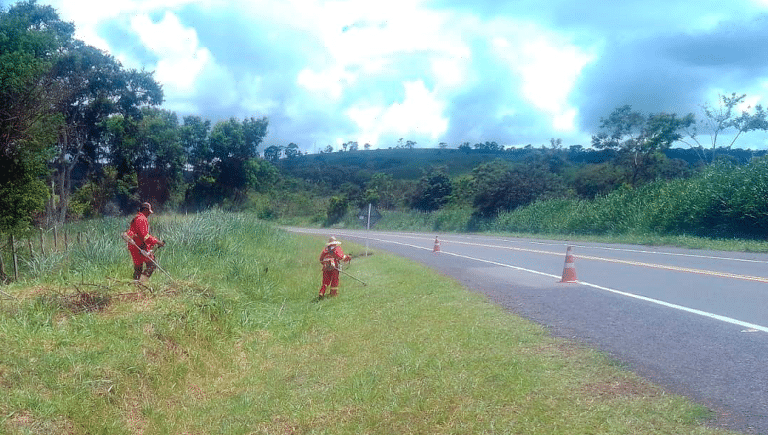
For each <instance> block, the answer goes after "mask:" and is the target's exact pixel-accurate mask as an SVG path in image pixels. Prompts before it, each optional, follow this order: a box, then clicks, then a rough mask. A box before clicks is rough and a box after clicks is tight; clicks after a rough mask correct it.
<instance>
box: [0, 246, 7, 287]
mask: <svg viewBox="0 0 768 435" xmlns="http://www.w3.org/2000/svg"><path fill="white" fill-rule="evenodd" d="M7 277H8V275H6V274H5V262H4V261H3V250H2V249H0V283H3V282H5V279H6V278H7Z"/></svg>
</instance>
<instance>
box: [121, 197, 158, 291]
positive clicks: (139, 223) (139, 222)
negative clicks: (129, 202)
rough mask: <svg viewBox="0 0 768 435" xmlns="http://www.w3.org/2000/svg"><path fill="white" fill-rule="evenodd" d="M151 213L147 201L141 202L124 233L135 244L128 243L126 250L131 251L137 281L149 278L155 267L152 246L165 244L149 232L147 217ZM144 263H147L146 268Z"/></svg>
mask: <svg viewBox="0 0 768 435" xmlns="http://www.w3.org/2000/svg"><path fill="white" fill-rule="evenodd" d="M151 214H152V206H151V205H150V204H149V203H148V202H145V203H143V204H141V206H140V207H139V212H138V213H137V214H136V217H134V218H133V220H132V221H131V226H130V228H128V231H126V233H125V236H126V237H127V238H128V239H130V240H133V242H134V243H135V245H134V244H133V243H128V250H129V251H130V252H131V258H133V279H134V280H137V281H138V280H147V279H149V277H151V276H152V272H154V271H155V269H156V268H157V266H156V265H155V262H154V260H155V254H153V253H152V248H153V247H154V246H155V245H158V246H165V242H163V241H162V240H158V239H157V238H155V237H154V236H153V235H151V234H149V220H148V219H147V218H148V217H149V215H151ZM141 251H144V252H146V253H148V254H149V256H145V255H144V254H142V253H141ZM144 264H146V265H147V267H146V269H145V268H144ZM142 269H143V270H142Z"/></svg>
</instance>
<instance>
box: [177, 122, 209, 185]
mask: <svg viewBox="0 0 768 435" xmlns="http://www.w3.org/2000/svg"><path fill="white" fill-rule="evenodd" d="M210 132H211V121H209V120H207V119H203V118H201V117H199V116H185V117H184V123H183V125H182V126H181V127H180V131H179V140H180V141H181V146H182V148H184V151H185V153H186V154H187V156H188V157H187V161H188V163H189V164H190V165H192V171H193V174H194V177H195V179H198V178H200V177H202V176H211V174H212V172H213V163H214V162H213V151H212V150H211V142H210V140H209V135H210Z"/></svg>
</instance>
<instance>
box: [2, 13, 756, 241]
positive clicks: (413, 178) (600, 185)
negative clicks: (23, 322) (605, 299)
mask: <svg viewBox="0 0 768 435" xmlns="http://www.w3.org/2000/svg"><path fill="white" fill-rule="evenodd" d="M74 30H75V29H74V26H73V25H72V24H71V23H67V22H64V21H62V20H61V19H60V17H59V16H58V14H57V13H56V11H55V10H54V9H53V8H51V7H50V6H42V5H38V4H37V3H36V2H35V1H34V0H30V1H26V2H21V3H18V4H16V5H14V6H12V7H10V8H8V9H7V10H3V11H0V65H2V68H0V207H2V210H4V211H6V212H5V213H4V214H3V215H2V216H0V232H13V231H18V230H20V229H23V228H25V227H27V226H29V225H30V224H31V223H32V222H33V219H37V221H38V222H37V223H39V224H43V225H49V226H50V225H55V224H57V223H62V222H64V221H65V220H67V219H70V218H80V217H92V216H100V215H109V214H122V213H127V212H130V211H132V210H134V209H135V206H136V205H137V204H138V203H139V202H141V201H145V200H151V201H153V202H154V204H153V205H156V206H157V208H158V209H161V210H162V209H177V210H178V209H181V208H184V209H204V208H208V207H211V206H216V205H218V206H222V205H223V206H228V207H234V208H240V209H244V208H245V209H247V208H253V209H257V211H259V213H260V216H263V217H265V218H275V217H282V218H285V217H291V216H293V215H299V216H312V217H313V219H315V220H319V219H321V220H323V221H324V222H325V223H326V224H330V223H333V222H335V221H337V220H338V219H341V217H342V216H343V215H344V214H345V213H346V212H347V211H348V210H349V209H350V208H352V207H356V206H362V205H365V204H369V203H371V204H375V205H377V206H379V207H381V208H384V209H416V210H422V211H435V210H440V209H443V208H449V207H464V208H471V209H472V210H473V213H474V214H475V215H476V216H477V217H478V218H488V217H493V216H495V215H497V214H498V213H500V212H504V211H510V210H514V209H516V208H518V207H521V206H525V205H527V204H530V203H532V202H534V201H536V200H540V199H547V198H586V199H589V198H595V197H598V196H601V195H607V194H609V193H610V192H612V191H614V190H616V189H619V188H622V187H628V188H637V187H640V186H642V185H644V184H648V183H651V182H654V181H657V180H672V179H678V178H686V177H690V176H691V175H692V174H694V173H696V172H697V171H699V170H700V168H702V167H704V166H707V165H711V164H712V163H713V162H715V161H716V160H718V159H720V158H725V159H728V158H731V159H735V158H736V156H738V155H739V153H740V152H742V154H743V150H738V149H734V148H733V147H734V144H735V143H736V141H737V140H738V139H739V138H741V137H742V136H743V135H744V134H747V133H749V132H753V131H765V130H766V129H768V122H767V121H766V117H767V115H766V112H765V111H764V109H763V108H762V107H761V106H759V105H758V106H755V107H746V106H745V102H746V95H739V94H731V95H725V96H720V97H719V99H718V101H717V102H716V104H714V105H709V104H704V105H703V106H702V110H703V116H702V117H700V119H697V118H696V117H695V116H694V115H693V114H686V115H684V116H679V115H677V114H668V113H656V114H645V113H641V112H638V111H635V110H633V109H632V107H631V106H622V107H619V108H616V109H615V110H614V111H613V112H611V113H610V114H609V115H608V116H606V117H605V118H603V119H601V122H600V125H599V129H598V131H597V132H596V133H595V134H594V135H593V136H592V142H591V144H590V145H591V147H590V148H584V147H582V146H581V145H571V146H564V145H563V143H562V140H560V139H555V138H553V139H551V140H550V141H549V144H545V145H542V146H541V147H533V146H532V145H527V146H524V147H519V148H518V147H505V146H502V145H500V144H498V143H497V142H495V141H484V142H480V143H476V144H474V145H470V143H468V142H466V143H462V144H459V145H456V146H455V148H453V147H452V148H450V149H449V146H448V144H447V143H445V142H441V143H440V144H439V145H438V146H437V148H435V149H431V151H433V154H435V155H438V156H443V157H446V158H442V159H441V158H437V159H433V160H419V159H418V158H413V156H415V155H417V154H418V152H420V151H425V149H418V148H416V145H417V143H416V142H415V141H412V140H406V139H404V138H401V139H400V140H399V141H398V142H397V144H396V146H394V147H390V149H389V150H371V149H370V148H371V146H370V144H364V145H363V146H362V147H360V145H359V144H358V143H357V142H355V141H348V142H345V143H344V144H343V145H342V149H340V150H339V151H344V152H343V153H342V152H333V151H334V150H333V148H332V147H331V146H330V145H329V146H328V147H326V149H325V150H323V151H321V152H320V153H319V154H316V155H308V154H304V153H302V152H301V150H300V147H299V145H297V144H295V143H290V144H288V145H287V146H282V145H271V146H268V147H266V148H264V149H263V154H260V153H259V147H261V146H262V144H263V141H264V138H265V136H266V134H267V129H268V126H269V122H268V119H267V118H266V117H263V116H262V117H248V118H244V119H236V118H230V119H227V120H222V121H218V122H215V123H213V122H212V121H210V120H207V119H204V118H202V117H200V116H185V117H183V118H182V119H179V117H178V116H177V114H176V113H174V112H171V111H168V110H164V109H162V108H161V107H160V106H161V104H162V102H163V90H162V87H161V86H160V84H158V83H157V81H156V80H155V79H154V77H153V74H152V73H150V72H146V71H137V70H133V69H126V68H124V67H123V66H122V65H121V64H120V62H119V61H117V60H116V59H115V58H113V57H112V56H110V55H109V54H107V53H105V52H103V51H100V50H98V49H96V48H94V47H91V46H88V45H87V44H85V43H83V42H82V41H79V40H77V39H76V38H74V36H73V35H74ZM698 129H701V130H702V132H703V133H704V134H705V135H706V136H708V137H709V141H707V140H706V139H705V138H703V137H702V132H700V131H698ZM724 140H725V142H724ZM673 144H681V145H684V146H685V145H687V148H683V149H681V148H672V145H673ZM361 148H362V149H361ZM382 152H383V153H384V154H382ZM387 153H388V154H387ZM403 153H407V157H402V156H404V155H406V154H403ZM380 156H381V159H380V160H376V159H377V158H379V157H380ZM478 156H482V158H478ZM331 157H342V158H341V159H337V160H335V161H332V160H330V158H331ZM467 165H471V166H467ZM318 216H321V217H322V218H319V217H318Z"/></svg>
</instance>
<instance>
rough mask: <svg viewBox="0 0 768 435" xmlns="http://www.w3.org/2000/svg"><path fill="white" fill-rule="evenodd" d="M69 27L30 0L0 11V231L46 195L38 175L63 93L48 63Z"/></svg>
mask: <svg viewBox="0 0 768 435" xmlns="http://www.w3.org/2000/svg"><path fill="white" fill-rule="evenodd" d="M73 33H74V26H73V25H72V24H71V23H65V22H63V21H61V19H60V18H59V16H58V14H57V13H56V11H55V10H54V9H53V8H51V7H50V6H39V5H37V3H36V2H34V1H25V2H20V3H17V4H16V5H14V6H13V7H11V8H9V9H8V10H7V11H0V210H3V216H2V217H0V231H3V232H8V231H18V230H21V229H23V228H24V227H26V226H28V224H29V223H30V222H31V218H32V214H33V213H35V212H37V211H39V210H41V209H42V208H43V207H44V205H45V200H46V198H47V197H48V192H49V191H48V189H47V188H46V185H45V183H43V181H42V180H41V178H42V177H43V176H44V175H45V173H46V163H47V160H49V159H50V158H51V156H52V150H51V147H50V144H51V143H54V142H55V138H56V132H57V129H58V128H59V126H60V125H61V123H62V117H61V115H60V114H59V113H57V112H56V107H57V105H58V104H59V101H60V100H61V98H62V95H63V91H62V89H61V88H60V86H59V83H57V81H56V80H55V75H54V73H53V70H52V65H54V64H55V63H56V61H57V59H58V58H59V56H60V53H61V51H62V49H63V48H64V47H65V46H66V44H67V43H68V42H69V41H71V40H72V35H73Z"/></svg>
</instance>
